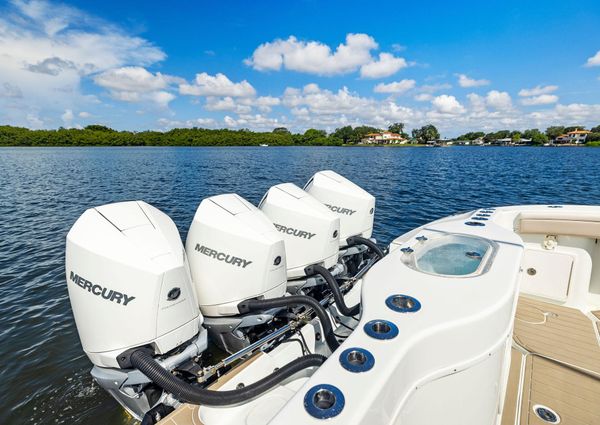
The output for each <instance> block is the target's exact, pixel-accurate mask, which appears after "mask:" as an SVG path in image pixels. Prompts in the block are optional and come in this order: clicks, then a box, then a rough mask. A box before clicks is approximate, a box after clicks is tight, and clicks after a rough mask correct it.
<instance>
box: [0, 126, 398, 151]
mask: <svg viewBox="0 0 600 425" xmlns="http://www.w3.org/2000/svg"><path fill="white" fill-rule="evenodd" d="M389 128H390V129H391V131H396V132H399V133H402V134H404V132H403V129H404V124H402V123H395V124H392V125H390V127H389ZM379 131H381V129H378V128H375V127H369V126H358V127H351V126H346V127H341V128H338V129H336V130H335V131H334V132H332V133H330V134H327V132H326V131H324V130H316V129H313V128H311V129H308V130H306V131H305V132H304V133H298V134H292V133H291V132H290V131H289V130H288V129H287V128H285V127H278V128H275V129H274V130H273V131H271V132H254V131H250V130H248V129H241V130H227V129H219V130H213V129H205V128H176V129H173V130H169V131H166V132H160V131H140V132H133V131H116V130H113V129H111V128H109V127H106V126H103V125H88V126H87V127H85V128H83V129H76V128H68V129H67V128H59V129H57V130H29V129H27V128H21V127H12V126H0V146H258V145H270V146H295V145H296V146H339V145H342V144H357V143H359V142H360V141H361V139H363V138H364V137H365V135H366V134H368V133H373V132H379ZM405 136H407V137H408V135H406V134H405Z"/></svg>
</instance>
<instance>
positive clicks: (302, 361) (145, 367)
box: [131, 349, 327, 406]
mask: <svg viewBox="0 0 600 425" xmlns="http://www.w3.org/2000/svg"><path fill="white" fill-rule="evenodd" d="M325 360H327V358H326V357H325V356H321V355H319V354H309V355H307V356H303V357H298V358H297V359H295V360H293V361H291V362H289V363H288V364H286V365H285V366H283V367H281V368H280V369H277V370H276V371H275V372H273V373H272V374H270V375H268V376H265V377H264V378H263V379H261V380H259V381H256V382H255V383H253V384H250V385H247V386H245V387H243V388H239V389H235V390H229V391H215V390H208V389H205V388H200V387H196V386H194V385H192V384H190V383H188V382H185V381H184V380H182V379H180V378H178V377H177V376H175V375H173V374H171V373H170V372H169V371H168V370H166V369H165V368H163V367H162V366H161V365H160V364H159V363H158V362H157V361H156V360H154V358H153V357H152V354H151V352H149V351H148V350H143V349H142V350H137V351H134V352H133V353H132V354H131V364H132V365H133V367H135V368H137V369H139V370H140V371H141V372H142V373H143V374H144V375H146V376H147V377H148V378H149V379H150V380H151V381H152V382H154V383H155V384H156V385H158V386H159V387H161V388H162V389H164V390H165V391H167V392H169V393H171V394H173V396H174V397H175V398H177V399H178V400H180V401H183V402H185V403H191V404H201V405H204V406H230V405H233V404H240V403H243V402H245V401H247V400H250V399H252V398H254V397H257V396H259V395H261V394H263V393H265V392H266V391H268V390H270V389H271V388H273V387H274V386H275V385H277V384H279V383H280V382H282V381H283V380H285V379H287V378H289V377H290V376H292V375H294V374H296V373H297V372H300V371H301V370H304V369H306V368H308V367H312V366H320V365H322V364H323V362H325Z"/></svg>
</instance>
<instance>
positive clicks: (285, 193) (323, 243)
mask: <svg viewBox="0 0 600 425" xmlns="http://www.w3.org/2000/svg"><path fill="white" fill-rule="evenodd" d="M259 208H260V209H261V210H262V211H263V212H264V213H265V214H266V215H267V217H269V219H270V220H271V221H272V222H273V223H274V224H275V227H276V229H277V231H278V232H279V233H280V234H281V235H282V236H283V238H284V240H285V250H286V254H287V275H288V278H290V279H295V278H300V277H303V276H305V272H304V268H305V267H307V266H309V265H314V264H319V265H321V266H323V267H325V268H330V267H333V266H334V265H335V264H336V263H337V261H338V252H339V236H340V219H339V218H338V216H337V215H336V214H334V213H332V212H331V211H330V210H329V209H328V208H327V207H325V206H324V205H323V204H322V203H321V202H319V201H318V200H317V199H315V198H314V197H312V196H311V195H309V194H308V193H306V192H305V191H304V190H302V189H300V188H299V187H298V186H296V185H294V184H292V183H283V184H278V185H276V186H273V187H272V188H270V189H269V191H268V192H267V194H266V195H265V196H264V198H263V199H262V201H261V203H260V205H259Z"/></svg>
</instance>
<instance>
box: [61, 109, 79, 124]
mask: <svg viewBox="0 0 600 425" xmlns="http://www.w3.org/2000/svg"><path fill="white" fill-rule="evenodd" d="M74 117H75V115H74V114H73V111H72V110H71V109H66V110H65V112H64V114H62V115H61V116H60V118H61V119H62V120H63V122H64V123H65V125H67V126H70V125H71V122H72V121H73V118H74Z"/></svg>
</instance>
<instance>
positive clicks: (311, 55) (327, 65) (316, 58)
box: [245, 34, 397, 75]
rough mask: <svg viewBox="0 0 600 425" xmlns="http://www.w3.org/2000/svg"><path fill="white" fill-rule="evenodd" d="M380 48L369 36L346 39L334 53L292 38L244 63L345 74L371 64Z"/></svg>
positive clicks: (262, 67)
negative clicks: (373, 54) (375, 50)
mask: <svg viewBox="0 0 600 425" xmlns="http://www.w3.org/2000/svg"><path fill="white" fill-rule="evenodd" d="M377 47H378V45H377V43H376V42H375V40H374V39H373V37H371V36H369V35H367V34H348V35H346V42H345V43H342V44H340V45H338V46H337V48H336V49H335V51H332V49H331V47H329V46H327V45H326V44H323V43H321V42H319V41H301V40H298V39H297V38H296V37H294V36H290V37H289V38H288V39H287V40H282V39H277V40H274V41H271V42H268V43H264V44H261V45H260V46H258V48H256V50H255V51H254V53H252V57H251V58H248V59H246V60H245V63H246V64H247V65H249V66H252V67H253V68H254V69H256V70H258V71H279V70H280V69H282V68H285V69H288V70H291V71H298V72H305V73H309V74H317V75H336V74H346V73H349V72H353V71H355V70H357V69H358V68H359V67H361V66H362V65H365V64H368V63H370V62H372V57H371V50H373V49H377ZM396 66H397V65H396ZM388 75H389V74H388Z"/></svg>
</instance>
